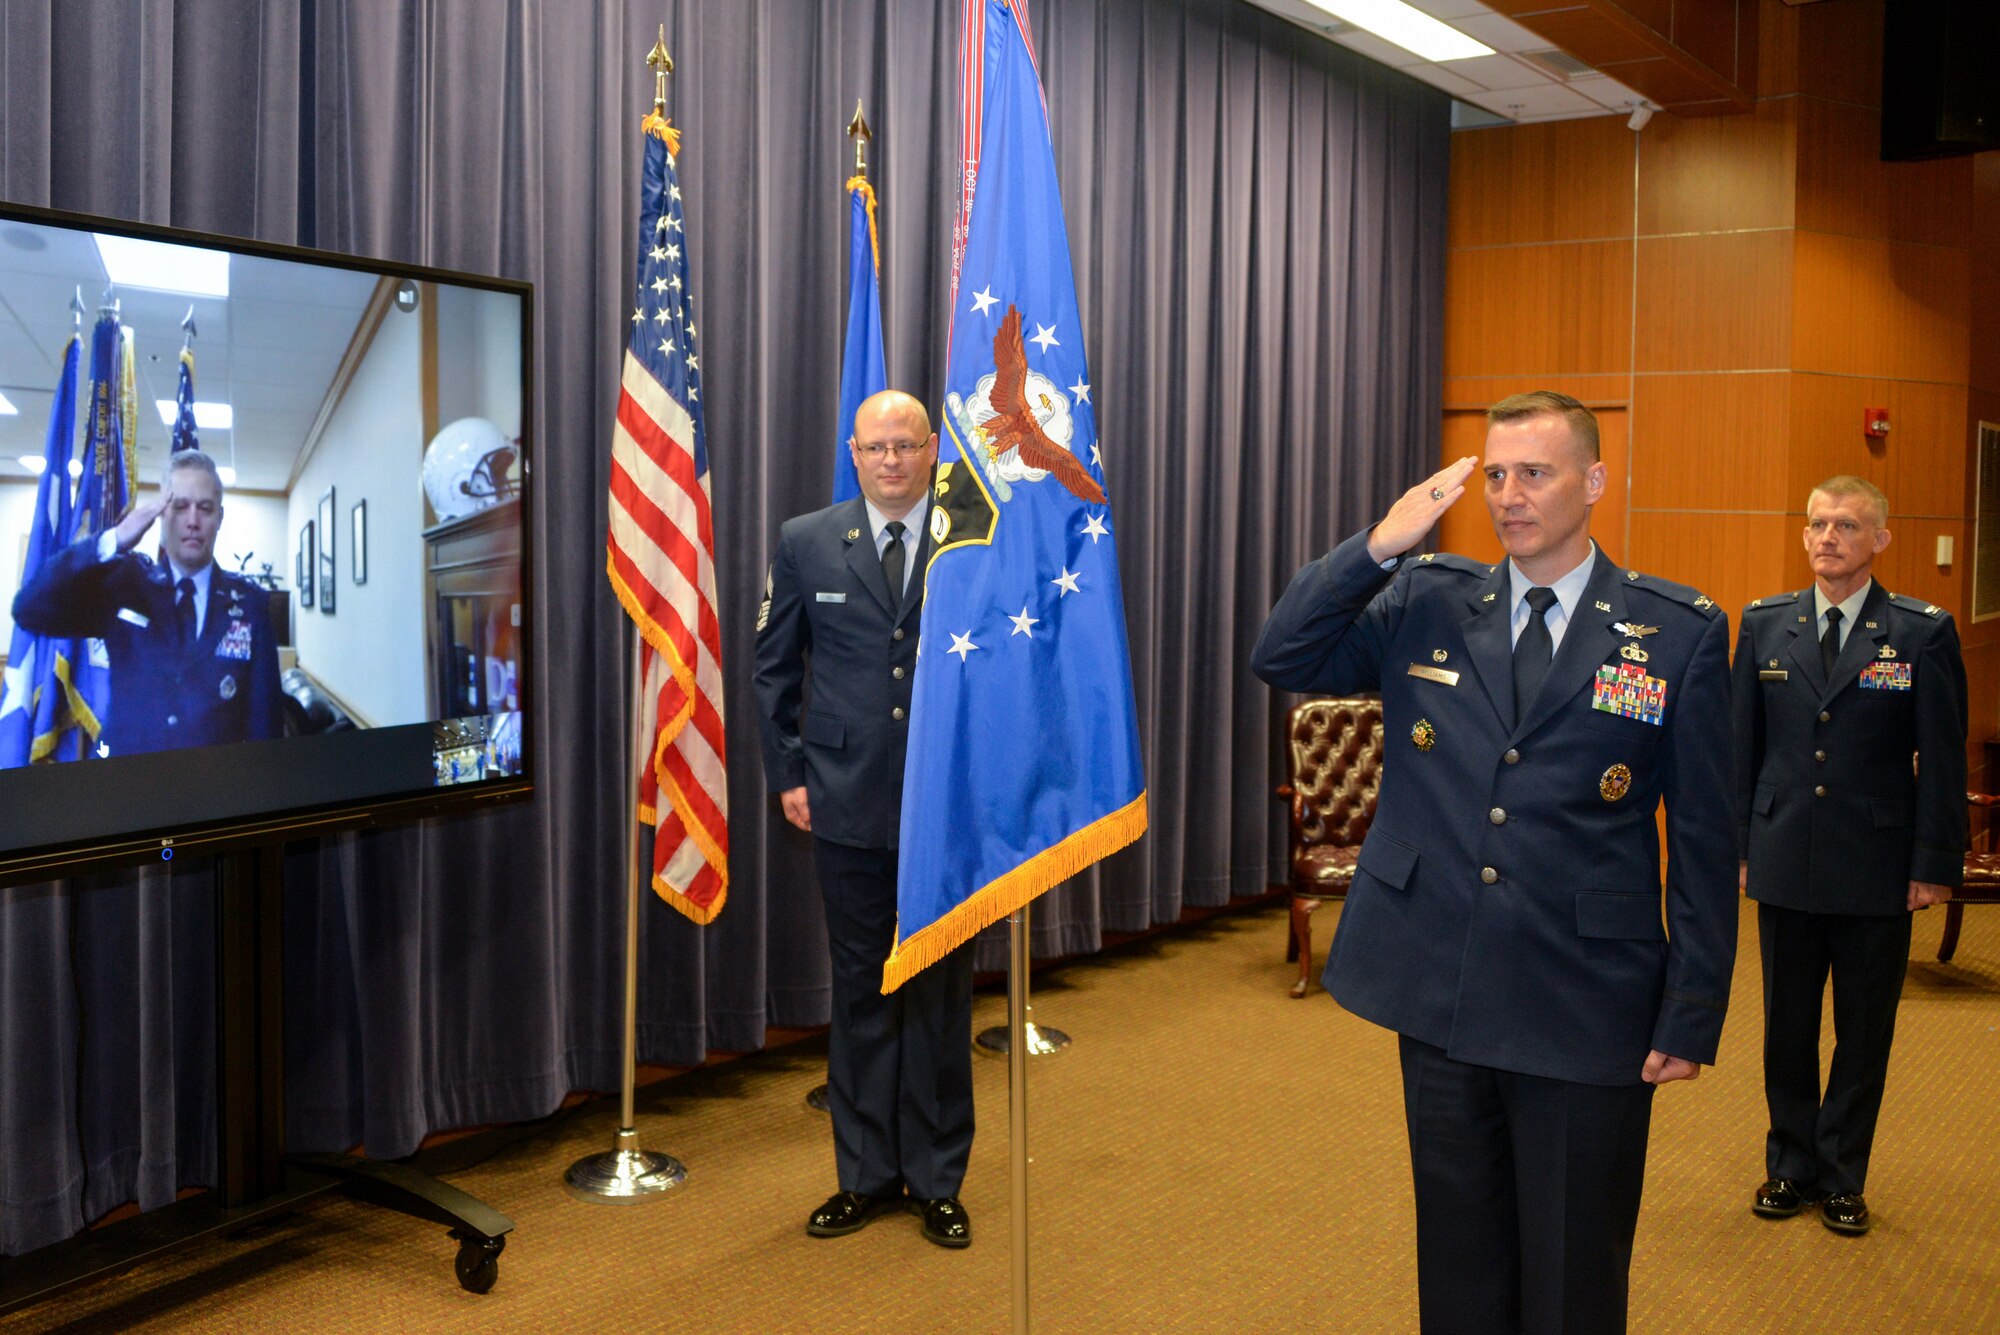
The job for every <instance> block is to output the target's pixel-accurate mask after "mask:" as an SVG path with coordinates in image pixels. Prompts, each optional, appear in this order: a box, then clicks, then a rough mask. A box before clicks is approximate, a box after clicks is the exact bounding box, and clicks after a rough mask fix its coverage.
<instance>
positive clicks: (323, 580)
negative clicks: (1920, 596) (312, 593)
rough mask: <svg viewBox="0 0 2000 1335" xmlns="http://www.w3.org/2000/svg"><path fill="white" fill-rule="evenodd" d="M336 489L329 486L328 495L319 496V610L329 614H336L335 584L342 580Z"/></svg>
mask: <svg viewBox="0 0 2000 1335" xmlns="http://www.w3.org/2000/svg"><path fill="white" fill-rule="evenodd" d="M333 492H334V489H333V488H332V487H328V488H327V489H326V495H324V496H322V497H320V498H319V610H320V611H321V612H324V613H325V614H326V615H327V616H332V615H333V614H334V596H333V588H334V585H335V584H337V583H339V582H340V565H339V562H338V561H336V560H335V557H337V556H338V555H339V544H338V543H336V542H335V541H334V538H333V529H334V515H335V513H336V510H335V507H334V495H333Z"/></svg>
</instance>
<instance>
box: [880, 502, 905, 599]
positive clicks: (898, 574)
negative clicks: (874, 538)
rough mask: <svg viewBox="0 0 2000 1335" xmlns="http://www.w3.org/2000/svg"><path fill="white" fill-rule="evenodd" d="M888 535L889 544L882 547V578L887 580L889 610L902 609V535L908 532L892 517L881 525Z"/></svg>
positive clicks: (901, 523) (899, 521) (901, 522)
mask: <svg viewBox="0 0 2000 1335" xmlns="http://www.w3.org/2000/svg"><path fill="white" fill-rule="evenodd" d="M882 531H883V532H884V533H887V534H888V535H889V545H888V546H886V547H884V548H883V549H882V578H883V579H886V580H888V581H889V610H890V611H891V612H900V611H902V609H903V535H904V534H905V533H907V532H909V530H908V529H906V528H904V527H903V521H902V520H900V519H892V520H890V521H889V522H888V523H886V524H884V525H883V526H882Z"/></svg>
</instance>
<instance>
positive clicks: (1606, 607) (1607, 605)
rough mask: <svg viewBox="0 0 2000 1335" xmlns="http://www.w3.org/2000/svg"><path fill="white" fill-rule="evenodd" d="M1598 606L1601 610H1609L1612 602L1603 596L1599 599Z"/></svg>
mask: <svg viewBox="0 0 2000 1335" xmlns="http://www.w3.org/2000/svg"><path fill="white" fill-rule="evenodd" d="M1596 607H1597V610H1598V611H1600V612H1609V611H1610V610H1611V604H1610V603H1607V602H1605V601H1604V600H1603V599H1602V598H1599V599H1598V600H1597V603H1596Z"/></svg>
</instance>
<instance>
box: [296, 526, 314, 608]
mask: <svg viewBox="0 0 2000 1335" xmlns="http://www.w3.org/2000/svg"><path fill="white" fill-rule="evenodd" d="M318 560H319V556H318V554H317V553H315V552H314V551H313V521H312V520H310V519H308V520H306V523H305V527H304V528H302V529H300V530H299V555H298V560H297V562H296V563H295V565H296V568H295V569H294V571H293V572H292V582H293V583H295V584H296V585H298V590H299V606H300V607H311V606H312V605H313V566H314V564H315V563H316V562H317V561H318Z"/></svg>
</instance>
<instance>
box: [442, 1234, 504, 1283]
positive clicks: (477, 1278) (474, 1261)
mask: <svg viewBox="0 0 2000 1335" xmlns="http://www.w3.org/2000/svg"><path fill="white" fill-rule="evenodd" d="M451 1236H452V1237H454V1238H457V1239H458V1257H457V1259H456V1260H454V1261H453V1262H452V1269H454V1270H456V1271H457V1272H458V1286H459V1287H460V1288H462V1289H464V1290H465V1291H466V1292H467V1293H486V1292H488V1291H490V1290H491V1289H492V1288H493V1284H494V1281H495V1280H497V1279H499V1278H500V1253H501V1252H502V1251H504V1250H505V1249H506V1247H507V1239H505V1238H482V1237H479V1236H477V1235H475V1234H469V1233H462V1232H460V1231H459V1230H457V1229H453V1230H452V1231H451Z"/></svg>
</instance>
